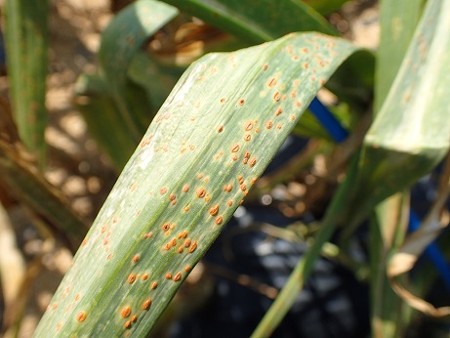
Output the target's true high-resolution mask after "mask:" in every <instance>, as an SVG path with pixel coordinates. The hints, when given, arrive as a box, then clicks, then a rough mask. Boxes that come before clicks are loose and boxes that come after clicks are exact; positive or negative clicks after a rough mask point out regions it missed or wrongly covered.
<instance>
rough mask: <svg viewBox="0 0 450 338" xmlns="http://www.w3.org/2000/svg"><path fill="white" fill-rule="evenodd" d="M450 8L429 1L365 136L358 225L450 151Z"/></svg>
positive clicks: (438, 2)
mask: <svg viewBox="0 0 450 338" xmlns="http://www.w3.org/2000/svg"><path fill="white" fill-rule="evenodd" d="M449 6H450V3H449V2H448V1H441V0H431V1H428V3H427V7H426V10H425V13H424V16H423V18H422V20H421V22H420V24H419V26H418V28H417V30H416V33H415V34H414V38H413V41H412V43H411V46H410V47H409V49H408V52H407V54H406V57H405V59H404V60H403V62H402V65H401V68H400V70H399V73H398V75H397V77H396V79H395V81H394V83H393V85H392V88H391V91H390V92H389V95H388V96H387V98H386V100H385V102H384V104H383V106H382V108H381V110H380V112H379V113H378V114H377V116H376V119H375V121H374V123H373V124H372V126H371V128H370V129H369V131H368V133H367V135H366V138H365V140H364V148H363V153H362V157H361V163H360V172H359V175H360V184H358V185H357V191H355V196H357V197H355V203H356V204H354V205H353V208H352V209H353V210H354V209H356V210H357V211H356V212H354V214H353V215H352V217H353V219H354V220H355V222H357V221H359V220H361V217H364V215H367V213H368V211H369V210H370V209H372V208H373V206H374V205H376V204H377V203H379V202H381V201H382V200H383V199H385V198H386V197H388V196H390V195H391V194H393V193H395V192H398V191H401V190H403V189H405V188H406V187H408V186H409V185H411V184H412V183H414V182H415V181H416V180H418V179H419V178H420V177H421V176H423V175H424V174H426V173H427V172H428V171H429V170H430V169H432V168H433V167H434V166H435V165H436V164H437V163H438V162H439V161H440V160H441V159H442V158H443V156H444V155H445V154H446V153H447V151H448V149H449V146H450V120H449V118H448V109H447V105H448V94H447V91H446V88H448V87H449V86H450V54H449V53H448V51H449V50H450V21H449V20H447V19H448V18H446V14H444V13H448V11H449V10H450V7H449ZM363 196H364V198H363ZM356 200H357V201H356ZM360 202H361V203H360Z"/></svg>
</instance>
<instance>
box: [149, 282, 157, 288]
mask: <svg viewBox="0 0 450 338" xmlns="http://www.w3.org/2000/svg"><path fill="white" fill-rule="evenodd" d="M157 287H158V282H156V281H155V282H153V283H152V284H151V285H150V289H152V290H155V289H156V288H157Z"/></svg>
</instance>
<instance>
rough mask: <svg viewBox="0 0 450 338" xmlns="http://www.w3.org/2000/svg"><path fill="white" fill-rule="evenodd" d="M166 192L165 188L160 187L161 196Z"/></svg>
mask: <svg viewBox="0 0 450 338" xmlns="http://www.w3.org/2000/svg"><path fill="white" fill-rule="evenodd" d="M166 192H167V188H166V187H162V188H161V189H159V193H160V194H161V195H164V194H165V193H166Z"/></svg>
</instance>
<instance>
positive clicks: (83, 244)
mask: <svg viewBox="0 0 450 338" xmlns="http://www.w3.org/2000/svg"><path fill="white" fill-rule="evenodd" d="M87 243H88V240H87V239H86V238H85V239H83V241H82V242H81V246H82V247H85V246H86V245H87Z"/></svg>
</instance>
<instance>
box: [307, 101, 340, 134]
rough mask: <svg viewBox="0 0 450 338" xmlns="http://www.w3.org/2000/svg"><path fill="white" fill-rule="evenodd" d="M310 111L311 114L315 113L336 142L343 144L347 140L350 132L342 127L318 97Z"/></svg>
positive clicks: (311, 104) (312, 102)
mask: <svg viewBox="0 0 450 338" xmlns="http://www.w3.org/2000/svg"><path fill="white" fill-rule="evenodd" d="M309 110H311V113H313V115H314V116H315V118H316V119H317V120H318V121H319V122H320V124H321V125H322V127H324V128H325V130H326V131H327V132H328V134H329V135H330V136H331V138H332V139H333V140H334V141H336V142H337V143H341V142H343V141H344V140H345V139H346V138H347V136H348V131H347V130H346V129H345V128H344V127H342V125H341V123H340V122H339V121H338V119H336V118H335V117H334V115H333V114H332V113H331V112H330V111H329V110H328V108H327V107H325V106H324V105H323V104H322V102H320V101H319V99H318V98H317V97H315V98H314V99H313V100H312V101H311V103H310V104H309Z"/></svg>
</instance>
